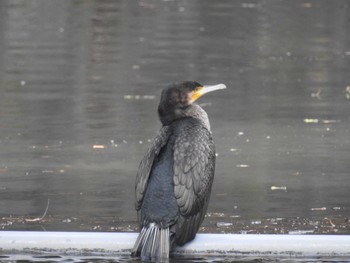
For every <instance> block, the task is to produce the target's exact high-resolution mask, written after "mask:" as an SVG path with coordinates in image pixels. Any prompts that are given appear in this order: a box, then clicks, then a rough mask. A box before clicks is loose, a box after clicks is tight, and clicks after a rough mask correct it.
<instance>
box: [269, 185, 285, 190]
mask: <svg viewBox="0 0 350 263" xmlns="http://www.w3.org/2000/svg"><path fill="white" fill-rule="evenodd" d="M270 189H271V190H272V191H276V190H282V191H287V186H274V185H273V186H271V187H270Z"/></svg>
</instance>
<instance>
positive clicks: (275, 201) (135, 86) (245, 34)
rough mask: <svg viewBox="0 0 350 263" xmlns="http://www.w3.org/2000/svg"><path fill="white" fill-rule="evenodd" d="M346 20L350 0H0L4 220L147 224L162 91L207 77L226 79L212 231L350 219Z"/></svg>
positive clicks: (39, 225) (209, 99)
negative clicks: (146, 157) (148, 171)
mask: <svg viewBox="0 0 350 263" xmlns="http://www.w3.org/2000/svg"><path fill="white" fill-rule="evenodd" d="M349 28H350V2H349V1H347V0H333V1H327V0H318V1H315V0H312V1H311V0H310V1H308V0H295V1H287V0H265V1H255V0H254V1H245V0H237V1H230V0H218V1H210V0H200V1H199V0H190V1H171V0H166V1H165V0H164V1H156V0H149V1H143V0H138V1H122V0H120V1H105V0H103V1H92V0H91V1H79V0H72V1H70V0H61V1H53V0H46V1H44V0H31V1H25V0H11V1H10V0H1V1H0V230H1V229H2V230H39V231H41V230H43V231H44V230H47V231H49V230H59V231H66V230H74V231H80V230H83V231H136V230H137V222H136V213H135V211H134V180H135V175H136V172H137V168H138V165H139V162H140V160H141V159H142V157H143V154H144V153H145V151H146V149H147V147H148V144H149V141H150V140H151V139H152V137H153V136H154V135H155V133H156V131H157V130H158V129H159V127H160V123H159V121H158V117H157V113H156V109H157V104H158V100H159V95H160V91H161V89H162V88H163V87H165V86H166V85H168V84H169V83H173V82H175V81H181V80H197V81H199V82H200V83H202V84H217V83H225V84H226V85H227V87H228V88H227V89H226V90H222V91H218V92H215V93H211V94H208V95H207V96H205V97H203V98H201V99H200V100H199V103H201V104H202V106H203V107H204V108H205V110H206V111H207V112H208V114H209V117H210V121H211V126H212V132H213V136H214V140H215V144H216V150H217V162H216V175H215V181H214V186H213V191H212V196H211V202H210V205H209V209H208V216H207V218H206V219H205V222H204V224H203V228H202V229H201V231H204V232H224V233H250V232H252V233H285V234H288V233H290V234H291V233H335V234H336V233H342V234H344V233H347V234H349V233H350V223H349V219H348V218H349V217H350V191H349V187H350V174H349V171H350V118H349V116H350V114H349V113H350V107H349V106H350V75H349V68H350V34H349V33H348V32H349ZM293 231H294V232H293ZM298 231H299V232H298Z"/></svg>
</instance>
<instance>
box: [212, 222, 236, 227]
mask: <svg viewBox="0 0 350 263" xmlns="http://www.w3.org/2000/svg"><path fill="white" fill-rule="evenodd" d="M232 225H233V224H232V223H228V222H217V223H216V226H217V227H227V226H232Z"/></svg>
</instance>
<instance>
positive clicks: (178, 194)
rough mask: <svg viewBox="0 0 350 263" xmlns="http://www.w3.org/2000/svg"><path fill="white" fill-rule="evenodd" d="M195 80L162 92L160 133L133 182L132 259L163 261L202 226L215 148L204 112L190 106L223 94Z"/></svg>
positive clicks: (208, 195)
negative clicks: (136, 227) (136, 231)
mask: <svg viewBox="0 0 350 263" xmlns="http://www.w3.org/2000/svg"><path fill="white" fill-rule="evenodd" d="M224 88H226V86H225V85H224V84H219V85H214V86H203V85H201V84H199V83H198V82H195V81H186V82H182V83H177V84H174V85H171V86H169V87H168V88H165V89H164V90H163V91H162V95H161V99H160V103H159V106H158V114H159V118H160V121H161V122H162V125H163V126H162V128H161V129H160V130H159V132H158V134H157V135H156V137H155V138H154V139H153V141H152V143H151V146H150V148H149V149H148V151H147V153H146V155H145V156H144V158H143V159H142V161H141V163H140V166H139V170H138V174H137V177H136V186H135V195H136V202H135V207H136V210H137V212H138V219H139V223H140V228H141V232H140V234H139V236H138V238H137V240H136V243H135V245H134V248H133V250H132V255H133V256H137V257H140V256H141V259H142V260H155V261H164V260H167V259H168V258H169V252H170V249H171V248H172V247H173V246H175V245H179V246H181V245H184V244H185V243H186V242H188V241H190V240H192V239H194V237H195V235H196V233H197V231H198V229H199V226H200V224H201V223H202V221H203V219H204V216H205V213H206V210H207V206H208V202H209V197H210V192H211V186H212V183H213V178H214V169H215V146H214V143H213V140H212V134H211V131H210V124H209V119H208V115H207V113H206V112H205V111H204V110H203V109H202V108H201V107H200V106H199V105H197V104H195V103H193V102H194V101H196V100H197V99H198V98H199V97H201V96H202V95H204V94H206V93H208V92H211V91H214V90H218V89H224Z"/></svg>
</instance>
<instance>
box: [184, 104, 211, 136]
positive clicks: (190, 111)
mask: <svg viewBox="0 0 350 263" xmlns="http://www.w3.org/2000/svg"><path fill="white" fill-rule="evenodd" d="M183 114H184V117H191V118H194V119H197V120H199V121H200V122H201V123H202V124H203V125H204V127H205V128H206V129H207V130H208V131H210V122H209V118H208V114H207V113H206V112H205V110H203V109H202V107H201V106H199V105H198V104H191V105H190V106H189V107H187V108H186V110H184V112H183Z"/></svg>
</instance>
